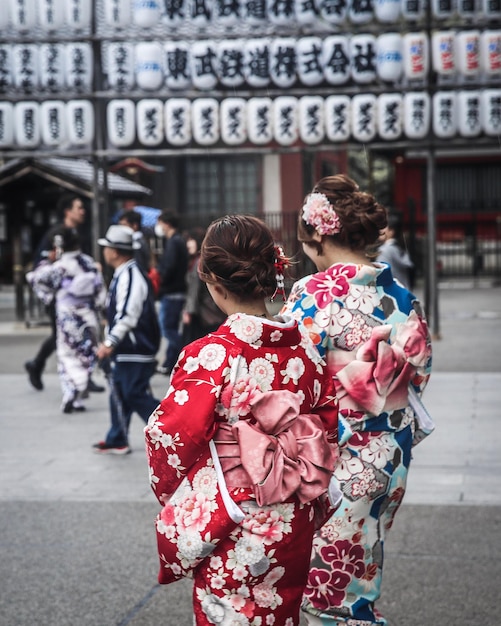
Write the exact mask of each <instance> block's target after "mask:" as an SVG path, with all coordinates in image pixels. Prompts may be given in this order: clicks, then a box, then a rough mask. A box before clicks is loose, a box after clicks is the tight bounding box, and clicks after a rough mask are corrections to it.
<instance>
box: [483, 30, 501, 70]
mask: <svg viewBox="0 0 501 626" xmlns="http://www.w3.org/2000/svg"><path fill="white" fill-rule="evenodd" d="M480 68H481V70H482V72H484V74H486V75H487V76H501V30H484V32H483V33H482V34H481V35H480Z"/></svg>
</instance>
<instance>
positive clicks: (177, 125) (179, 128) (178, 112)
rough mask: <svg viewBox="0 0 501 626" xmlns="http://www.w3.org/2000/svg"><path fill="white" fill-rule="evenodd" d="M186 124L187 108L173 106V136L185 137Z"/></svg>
mask: <svg viewBox="0 0 501 626" xmlns="http://www.w3.org/2000/svg"><path fill="white" fill-rule="evenodd" d="M184 124H185V109H184V108H183V107H173V109H172V124H171V130H172V136H173V137H181V138H182V137H183V127H184Z"/></svg>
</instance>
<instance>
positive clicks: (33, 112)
mask: <svg viewBox="0 0 501 626" xmlns="http://www.w3.org/2000/svg"><path fill="white" fill-rule="evenodd" d="M14 137H15V141H16V144H17V145H18V146H19V147H20V148H36V147H37V146H38V145H39V143H40V110H39V105H38V103H37V102H28V101H24V102H18V103H17V104H15V105H14Z"/></svg>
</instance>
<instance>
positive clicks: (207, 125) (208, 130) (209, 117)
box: [200, 106, 215, 137]
mask: <svg viewBox="0 0 501 626" xmlns="http://www.w3.org/2000/svg"><path fill="white" fill-rule="evenodd" d="M200 118H201V128H202V137H212V134H213V128H214V123H215V120H214V109H213V108H212V107H211V106H207V107H203V108H202V109H201V111H200Z"/></svg>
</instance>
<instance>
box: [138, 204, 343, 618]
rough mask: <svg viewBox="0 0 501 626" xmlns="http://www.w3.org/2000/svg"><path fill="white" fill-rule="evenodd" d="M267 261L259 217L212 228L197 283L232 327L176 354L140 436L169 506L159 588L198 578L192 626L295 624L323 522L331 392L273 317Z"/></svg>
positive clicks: (269, 248) (269, 245)
mask: <svg viewBox="0 0 501 626" xmlns="http://www.w3.org/2000/svg"><path fill="white" fill-rule="evenodd" d="M275 260H276V249H275V246H274V242H273V237H272V234H271V232H270V231H269V229H268V228H267V227H266V225H265V224H264V223H263V222H262V221H260V220H258V219H257V218H254V217H250V216H236V215H233V216H227V217H224V218H221V219H219V220H216V221H215V222H213V223H212V224H211V226H209V229H208V231H207V234H206V237H205V239H204V242H203V244H202V250H201V259H200V275H201V277H202V279H203V280H204V281H205V282H206V283H207V285H208V288H209V291H210V293H211V295H212V297H213V298H214V300H215V302H216V304H217V305H218V306H219V307H220V308H221V309H222V310H223V311H224V313H225V314H226V315H228V319H227V320H226V322H225V323H224V324H222V325H221V326H220V328H219V329H218V330H217V331H215V332H214V333H212V334H210V335H208V336H205V337H203V338H201V339H198V340H197V341H195V342H193V343H191V344H189V345H188V346H186V347H185V348H184V349H183V350H182V352H181V354H180V357H179V360H178V362H177V365H176V367H175V368H174V371H173V374H172V378H171V383H170V387H169V390H168V393H167V396H166V397H165V399H164V400H162V402H161V404H160V406H159V407H158V409H157V410H156V411H155V412H154V413H153V415H152V416H151V418H150V420H149V423H148V426H147V427H146V429H145V433H146V444H147V452H148V461H149V465H150V480H151V486H152V488H153V491H154V492H155V495H156V496H157V498H158V500H159V502H160V503H161V504H162V505H165V506H164V508H163V509H162V513H161V514H160V515H159V516H158V518H157V522H156V528H157V537H158V547H159V555H160V560H161V570H160V574H159V580H160V582H171V581H172V580H174V579H176V578H177V577H179V576H180V575H182V574H183V573H185V574H192V575H193V579H194V591H193V604H194V615H195V623H196V624H197V626H205V625H206V626H209V625H211V624H215V623H219V624H230V623H231V624H263V626H264V624H277V625H278V624H287V625H289V626H296V625H297V624H299V607H300V602H301V596H302V592H303V588H304V584H305V582H306V576H307V572H308V567H309V556H310V550H311V542H312V538H313V532H314V527H315V520H317V521H318V516H320V517H323V516H325V508H324V506H325V504H326V499H325V497H326V495H325V494H326V491H327V489H328V486H329V481H330V475H331V472H332V469H333V467H334V462H335V459H336V456H337V403H336V397H335V391H334V388H333V386H332V381H331V378H330V376H326V370H325V364H324V363H323V361H322V360H321V359H320V357H319V355H318V353H317V351H316V350H315V349H314V348H313V345H312V344H311V342H309V340H308V339H307V338H306V337H304V336H303V335H302V334H301V333H300V332H299V328H298V325H297V322H296V321H295V320H293V319H286V318H281V317H276V318H275V317H272V316H270V315H269V313H268V312H267V309H266V303H265V299H266V298H268V297H270V296H271V295H272V294H274V292H275V290H276V273H275ZM211 448H212V450H213V454H214V456H212V455H211V453H210V449H211ZM219 465H220V467H219ZM218 474H219V481H218V477H217V476H218ZM218 485H219V487H218ZM225 486H226V488H227V490H228V499H229V498H230V497H231V499H232V501H231V502H230V503H228V501H227V503H226V505H224V504H223V502H224V501H223V500H221V499H220V498H219V495H220V494H221V493H224V488H225ZM225 511H228V513H225Z"/></svg>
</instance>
